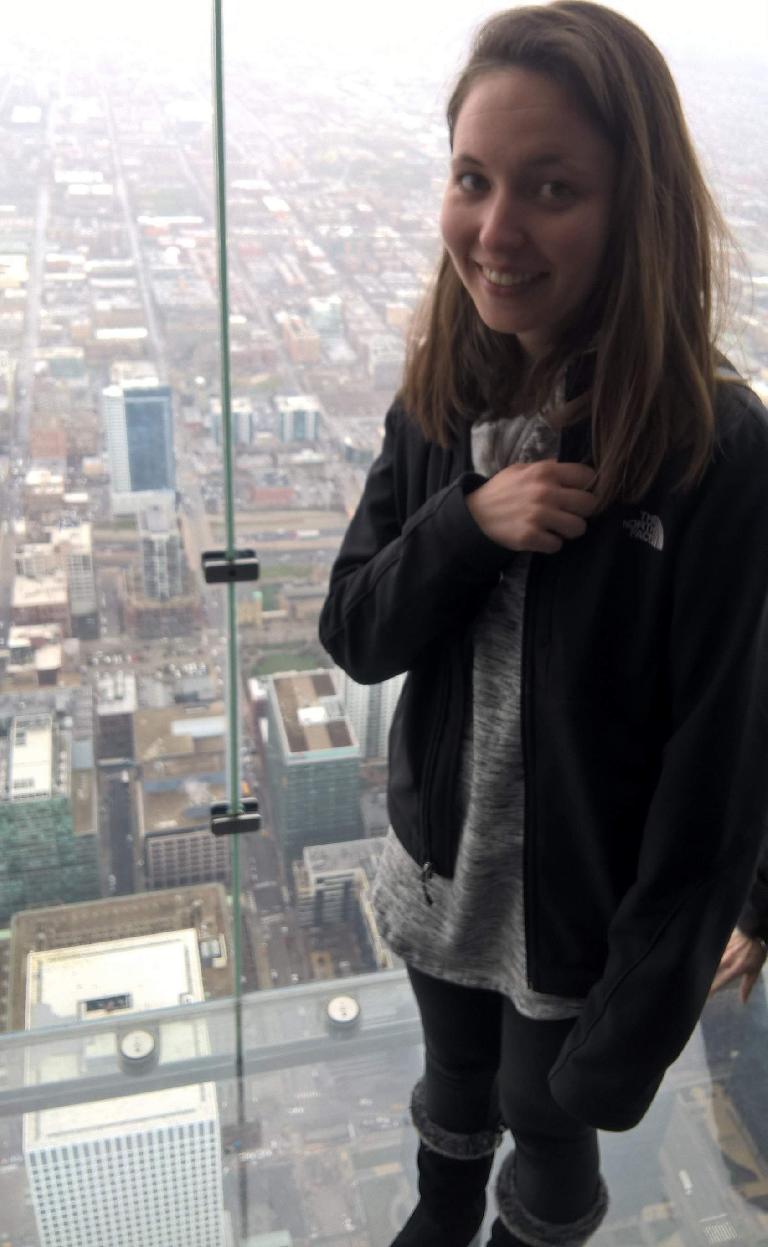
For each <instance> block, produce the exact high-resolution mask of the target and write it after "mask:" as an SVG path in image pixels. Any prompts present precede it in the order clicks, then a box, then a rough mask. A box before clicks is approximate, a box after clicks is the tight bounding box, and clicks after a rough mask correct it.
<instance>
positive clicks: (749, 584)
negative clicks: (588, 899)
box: [550, 417, 768, 1130]
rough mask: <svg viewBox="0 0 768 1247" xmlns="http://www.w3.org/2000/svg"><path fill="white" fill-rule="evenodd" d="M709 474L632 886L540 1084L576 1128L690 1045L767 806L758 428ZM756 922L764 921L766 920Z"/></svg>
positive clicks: (620, 1101) (609, 1122)
mask: <svg viewBox="0 0 768 1247" xmlns="http://www.w3.org/2000/svg"><path fill="white" fill-rule="evenodd" d="M749 434H750V435H749V436H746V437H744V438H741V439H740V443H739V446H738V449H735V448H734V449H733V450H731V451H726V452H725V453H724V454H723V455H722V456H721V457H719V458H718V459H717V461H716V462H715V464H714V465H713V466H712V467H711V468H710V470H709V473H708V478H709V479H708V480H707V479H705V482H704V483H703V484H702V486H701V487H700V489H699V491H697V493H698V497H697V500H696V503H695V505H694V507H693V510H692V512H691V514H690V516H689V521H688V523H687V526H686V531H685V535H684V537H683V539H682V542H681V546H680V549H679V555H678V558H677V562H676V580H675V589H674V603H673V608H672V617H671V624H670V634H669V636H670V640H669V654H668V664H667V666H668V672H669V675H668V680H669V688H670V702H669V704H670V706H671V721H670V730H669V732H668V735H667V739H666V745H665V748H664V754H663V760H662V765H661V772H660V777H659V780H658V783H657V786H656V788H655V791H654V795H653V798H652V801H651V804H650V807H649V810H648V814H647V818H646V822H645V826H644V831H643V838H642V842H641V847H640V854H639V861H638V869H637V875H636V879H635V882H634V884H633V885H632V886H631V888H630V889H629V891H628V892H627V893H626V894H625V896H624V898H623V899H622V901H621V902H620V904H619V906H618V908H617V910H616V912H615V915H614V919H613V921H612V923H611V925H610V928H609V932H608V957H607V961H606V965H605V970H604V973H603V975H602V977H601V979H600V980H599V981H598V982H597V983H596V984H595V986H594V987H593V988H592V990H591V991H590V992H589V994H588V996H587V999H586V1003H585V1006H584V1009H583V1012H582V1013H581V1015H580V1017H579V1019H578V1021H577V1022H576V1024H575V1026H574V1028H573V1029H572V1031H571V1032H570V1034H569V1036H568V1039H567V1040H566V1042H565V1044H564V1046H563V1048H562V1050H561V1052H560V1055H559V1057H558V1059H557V1061H556V1062H555V1064H554V1066H553V1067H552V1069H551V1071H550V1087H551V1091H552V1094H553V1096H554V1098H555V1099H556V1100H557V1102H558V1103H559V1104H560V1105H561V1107H563V1108H564V1109H565V1110H566V1111H567V1112H569V1113H571V1114H572V1115H573V1116H574V1117H577V1118H580V1119H581V1120H583V1121H586V1122H589V1123H591V1124H592V1125H594V1126H597V1127H600V1128H602V1129H606V1130H626V1129H629V1128H630V1127H632V1126H634V1125H636V1124H637V1122H638V1121H639V1120H640V1119H641V1117H642V1116H643V1115H644V1113H645V1112H646V1110H647V1109H648V1107H649V1105H650V1103H651V1101H652V1099H653V1096H654V1095H655V1093H656V1091H657V1089H658V1087H659V1085H660V1083H661V1080H662V1078H663V1076H664V1072H665V1070H666V1069H667V1067H668V1066H669V1065H671V1064H672V1062H673V1061H674V1060H675V1059H676V1058H677V1057H678V1055H679V1054H680V1052H681V1051H682V1049H683V1048H684V1046H685V1044H686V1042H687V1041H688V1039H689V1037H690V1035H691V1033H692V1032H693V1029H694V1027H695V1025H696V1022H697V1020H698V1018H699V1015H700V1013H701V1010H702V1009H703V1007H704V1004H705V1002H706V999H707V995H708V993H709V989H710V987H711V985H712V980H713V978H714V975H715V971H716V969H717V966H718V964H719V961H720V957H721V955H722V952H723V949H724V947H725V945H726V943H727V941H728V938H729V936H730V934H731V931H732V929H733V927H734V926H735V925H736V922H737V919H738V917H739V914H740V912H741V911H742V907H743V905H744V901H745V898H746V897H747V894H748V893H749V889H750V885H751V884H752V880H753V878H754V875H755V867H756V863H757V860H758V856H759V854H760V850H761V846H762V844H763V842H764V838H765V833H766V823H767V818H766V810H767V809H768V766H766V749H767V748H768V489H766V479H768V423H766V421H765V420H764V419H763V418H760V417H758V418H755V419H753V420H752V423H751V426H750V429H749ZM763 912H764V913H765V911H763Z"/></svg>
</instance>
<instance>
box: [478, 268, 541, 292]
mask: <svg viewBox="0 0 768 1247" xmlns="http://www.w3.org/2000/svg"><path fill="white" fill-rule="evenodd" d="M476 267H477V268H478V270H479V271H480V273H481V275H482V277H483V279H484V281H485V283H486V284H487V285H488V286H491V287H492V288H493V289H495V290H527V289H530V287H531V286H535V285H537V284H538V283H539V282H541V281H543V280H544V279H545V278H546V277H548V276H549V273H543V272H538V273H532V272H523V271H516V270H514V269H496V268H490V267H489V266H488V265H485V264H476Z"/></svg>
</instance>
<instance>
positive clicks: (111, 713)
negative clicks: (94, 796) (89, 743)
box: [96, 669, 138, 766]
mask: <svg viewBox="0 0 768 1247" xmlns="http://www.w3.org/2000/svg"><path fill="white" fill-rule="evenodd" d="M137 706H138V702H137V699H136V677H135V676H134V675H132V674H131V673H130V672H125V671H123V670H122V669H121V670H118V671H116V672H115V673H114V674H111V673H110V674H104V675H101V676H100V677H99V680H98V682H97V685H96V761H97V762H98V763H99V764H100V765H102V766H125V765H126V764H128V765H131V764H133V762H134V761H135V759H136V744H135V740H134V733H133V716H134V715H135V713H136V709H137Z"/></svg>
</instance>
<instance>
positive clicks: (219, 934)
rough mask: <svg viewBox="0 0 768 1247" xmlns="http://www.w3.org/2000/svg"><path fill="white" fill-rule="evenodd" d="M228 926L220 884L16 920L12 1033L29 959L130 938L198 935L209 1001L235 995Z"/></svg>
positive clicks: (33, 912) (34, 912) (19, 1026)
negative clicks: (188, 930)
mask: <svg viewBox="0 0 768 1247" xmlns="http://www.w3.org/2000/svg"><path fill="white" fill-rule="evenodd" d="M230 925H231V924H230V918H229V910H228V906H227V896H226V892H225V890H224V887H223V886H222V884H220V883H200V884H195V885H194V886H190V887H179V888H170V889H167V890H160V891H157V892H140V893H136V894H135V895H133V896H112V897H109V898H107V899H102V900H98V901H85V902H83V903H82V904H79V905H52V906H50V907H49V908H47V909H27V910H23V911H22V912H21V913H17V914H14V916H13V919H12V920H11V967H10V974H11V980H12V982H11V1010H10V1017H9V1028H10V1029H11V1030H23V1029H24V1025H25V1023H24V1017H25V1008H26V981H27V964H28V954H29V953H31V952H33V951H36V952H38V953H39V952H43V951H46V952H50V951H52V950H55V949H58V948H68V949H71V948H72V947H73V946H75V947H78V946H80V945H83V944H89V943H93V944H103V943H106V942H108V941H109V942H112V941H114V940H119V939H126V938H129V937H130V938H132V939H139V938H144V937H146V936H149V935H158V934H160V933H162V932H167V931H179V930H183V929H185V928H189V927H194V928H195V929H196V931H197V936H198V942H199V944H200V947H201V949H202V953H203V961H202V976H203V988H204V994H205V996H206V998H208V997H213V998H217V997H224V996H228V995H229V994H230V993H231V991H232V963H231V960H230V958H229V956H228V944H229V941H230V939H231V932H230ZM216 944H218V947H215V945H216ZM209 953H211V954H213V953H218V956H213V955H210V956H209V955H208V954H209Z"/></svg>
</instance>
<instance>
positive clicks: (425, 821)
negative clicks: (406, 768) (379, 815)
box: [420, 673, 448, 905]
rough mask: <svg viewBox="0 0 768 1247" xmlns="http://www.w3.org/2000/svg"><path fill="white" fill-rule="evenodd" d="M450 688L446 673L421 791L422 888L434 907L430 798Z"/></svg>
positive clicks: (441, 687)
mask: <svg viewBox="0 0 768 1247" xmlns="http://www.w3.org/2000/svg"><path fill="white" fill-rule="evenodd" d="M447 686H448V674H447V673H444V674H443V678H442V680H441V683H440V701H439V705H438V711H437V714H436V715H435V719H434V722H433V726H432V739H431V740H430V742H429V753H428V754H427V760H426V763H425V766H424V783H423V786H422V790H421V794H422V795H421V811H420V814H421V858H422V860H423V862H424V865H423V866H422V868H421V875H420V879H421V887H422V891H423V892H424V899H425V900H426V902H427V904H428V905H433V904H434V900H433V898H432V894H431V893H430V891H429V888H428V887H427V884H428V883H429V880H430V879H431V878H432V876H433V874H434V873H435V870H434V866H433V865H432V862H431V861H430V860H429V842H430V837H429V806H430V797H431V795H432V781H433V779H434V773H435V759H436V757H437V750H438V740H439V736H440V725H441V724H442V722H443V720H444V718H445V700H446V692H447Z"/></svg>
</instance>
